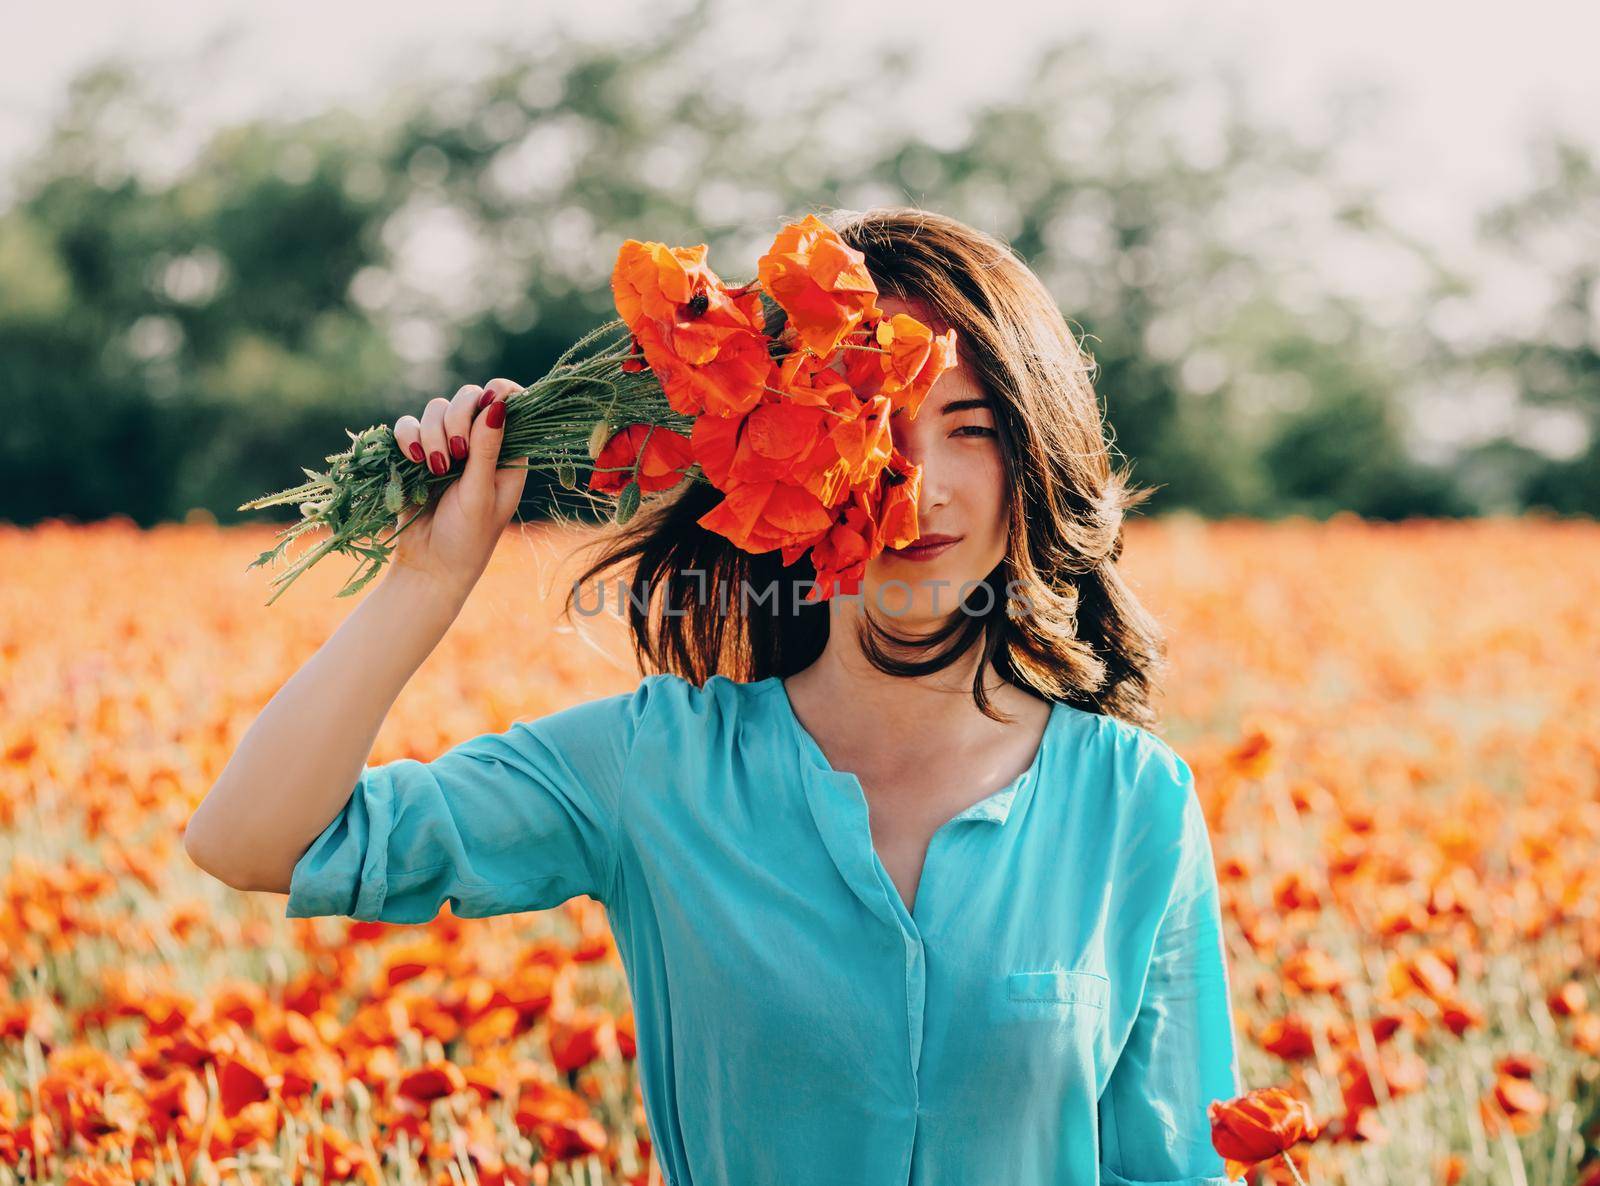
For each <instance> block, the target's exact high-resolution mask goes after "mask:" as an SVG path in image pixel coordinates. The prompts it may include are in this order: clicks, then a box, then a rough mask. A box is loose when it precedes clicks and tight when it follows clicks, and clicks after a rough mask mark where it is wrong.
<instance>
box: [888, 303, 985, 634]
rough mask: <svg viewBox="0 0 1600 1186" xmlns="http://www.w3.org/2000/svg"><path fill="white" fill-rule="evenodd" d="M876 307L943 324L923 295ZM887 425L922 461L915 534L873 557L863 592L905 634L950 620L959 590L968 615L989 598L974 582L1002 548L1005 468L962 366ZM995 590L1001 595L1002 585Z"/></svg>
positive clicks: (976, 389)
mask: <svg viewBox="0 0 1600 1186" xmlns="http://www.w3.org/2000/svg"><path fill="white" fill-rule="evenodd" d="M878 306H879V308H881V309H882V310H883V311H884V312H885V313H886V314H888V315H890V316H893V315H894V314H896V313H906V314H909V315H910V316H912V317H915V318H916V319H917V320H919V321H921V322H922V323H923V324H924V325H927V326H929V327H931V328H932V329H933V331H934V332H935V333H940V332H943V330H944V329H945V328H947V327H946V326H945V325H944V324H943V323H942V322H941V321H940V319H939V318H938V317H937V316H936V315H935V314H934V313H933V311H932V310H931V309H929V308H928V306H926V305H925V304H923V303H921V302H907V301H902V300H899V299H897V298H894V297H889V296H882V297H880V298H879V299H878ZM890 424H891V427H892V430H893V434H894V443H895V446H896V448H898V449H899V450H900V452H901V453H903V454H905V456H906V459H907V460H908V461H910V462H912V463H913V464H915V465H920V466H921V467H922V486H921V489H920V491H919V494H918V498H917V527H918V530H919V532H920V535H919V536H918V540H917V542H916V543H914V544H912V545H911V546H909V547H906V548H904V549H901V550H899V551H893V550H889V549H885V550H884V551H883V552H881V553H880V554H879V555H878V556H876V557H874V558H873V559H872V560H869V561H868V562H867V567H866V573H865V575H864V577H863V580H862V582H861V593H862V597H863V599H864V600H865V602H866V605H867V607H868V608H869V609H870V610H871V612H872V613H873V614H874V616H876V617H878V618H880V619H882V620H883V621H884V623H885V625H887V626H888V627H889V629H891V630H894V631H895V632H896V633H906V632H907V628H908V627H910V628H912V632H914V631H915V630H926V629H927V628H929V627H931V626H933V625H936V624H937V623H938V622H939V620H940V619H943V618H947V617H948V616H949V615H950V613H951V612H952V611H954V610H955V609H956V608H957V607H958V606H959V604H960V602H961V599H962V597H963V595H966V596H969V597H972V598H973V607H972V608H973V612H975V613H980V612H982V611H984V610H985V609H986V608H987V599H986V596H985V595H984V594H983V593H981V592H979V593H976V594H974V593H973V589H974V588H975V586H976V585H977V583H978V582H980V581H982V580H983V578H984V577H986V576H988V575H989V573H991V572H992V571H994V568H995V566H996V565H997V564H999V563H1000V561H1001V560H1002V559H1004V557H1005V554H1006V542H1007V532H1008V522H1009V521H1008V518H1007V515H1008V500H1007V494H1006V473H1005V462H1004V459H1003V458H1002V457H1001V454H1000V441H999V438H998V437H997V436H996V433H995V416H994V410H993V407H992V406H991V405H990V403H989V400H988V398H987V396H986V394H985V392H984V389H983V386H982V384H981V383H980V382H979V380H978V377H977V376H976V375H975V374H973V372H972V371H971V370H970V369H969V368H968V367H965V366H963V365H960V364H959V363H958V364H957V365H956V366H954V367H951V368H950V369H949V370H947V371H945V372H944V373H943V374H942V375H940V376H939V378H938V380H937V381H936V382H935V383H934V385H933V387H932V388H931V389H929V391H928V394H927V396H926V397H925V398H924V399H923V401H922V405H921V407H920V408H919V409H918V411H917V415H916V418H915V419H911V418H909V417H907V416H906V415H905V414H904V413H903V412H897V413H895V414H894V416H893V417H891V419H890ZM939 541H947V542H939ZM963 586H965V587H963ZM995 594H996V596H997V597H1001V598H1003V597H1004V596H1005V590H1004V589H996V590H995Z"/></svg>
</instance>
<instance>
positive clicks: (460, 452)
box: [450, 437, 467, 461]
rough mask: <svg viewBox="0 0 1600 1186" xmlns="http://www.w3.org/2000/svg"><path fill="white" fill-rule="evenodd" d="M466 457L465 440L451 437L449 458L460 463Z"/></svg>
mask: <svg viewBox="0 0 1600 1186" xmlns="http://www.w3.org/2000/svg"><path fill="white" fill-rule="evenodd" d="M466 455H467V438H466V437H451V438H450V456H452V457H454V458H455V459H456V460H457V461H460V460H461V459H462V458H463V457H465V456H466Z"/></svg>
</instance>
